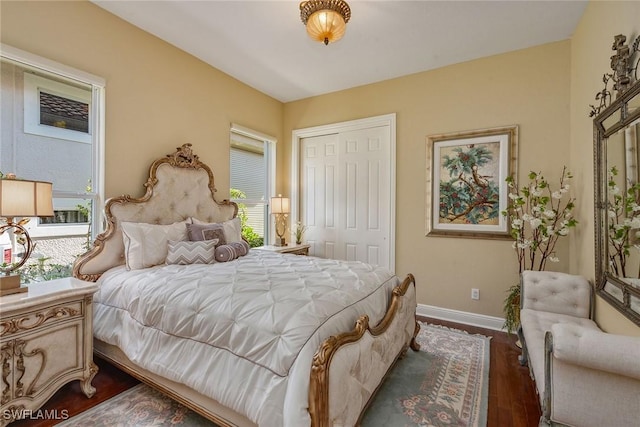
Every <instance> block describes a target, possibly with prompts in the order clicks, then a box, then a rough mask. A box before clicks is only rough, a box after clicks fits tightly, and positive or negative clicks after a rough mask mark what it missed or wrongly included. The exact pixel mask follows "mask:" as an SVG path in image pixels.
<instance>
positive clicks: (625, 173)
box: [591, 35, 640, 325]
mask: <svg viewBox="0 0 640 427" xmlns="http://www.w3.org/2000/svg"><path fill="white" fill-rule="evenodd" d="M639 45H640V37H638V38H637V39H636V40H635V42H634V43H633V44H632V45H631V46H629V45H627V44H626V37H625V36H623V35H618V36H616V37H615V38H614V43H613V47H612V49H613V50H614V52H615V54H614V55H613V56H611V68H612V70H613V72H612V73H607V74H605V75H604V78H603V82H604V86H605V87H604V89H603V90H602V91H601V92H599V93H598V94H597V96H596V100H597V101H599V102H600V104H599V105H598V106H597V107H595V106H591V116H595V119H594V121H593V124H594V161H595V171H594V172H595V220H596V236H595V237H596V247H595V249H596V251H595V255H596V280H597V283H596V292H597V293H598V294H599V295H600V296H601V297H602V298H603V299H604V300H605V301H607V302H608V303H609V304H611V305H612V306H614V307H615V308H616V309H618V310H619V311H620V312H621V313H623V314H624V315H625V316H627V317H628V318H629V319H631V320H632V321H633V322H634V323H635V324H637V325H640V170H639V168H640V81H639V80H638V75H637V74H638V60H637V59H635V57H636V56H640V55H636V54H637V53H638V52H639V51H640V49H639ZM610 83H612V84H613V87H612V90H611V91H610V90H609V88H608V86H609V84H610ZM613 91H615V99H614V98H613V97H614V95H613V94H612V92H613Z"/></svg>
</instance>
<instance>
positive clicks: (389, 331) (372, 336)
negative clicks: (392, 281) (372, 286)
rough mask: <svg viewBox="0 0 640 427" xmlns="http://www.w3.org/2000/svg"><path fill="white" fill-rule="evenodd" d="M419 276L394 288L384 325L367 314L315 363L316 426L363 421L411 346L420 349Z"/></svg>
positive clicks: (312, 398) (312, 403)
mask: <svg viewBox="0 0 640 427" xmlns="http://www.w3.org/2000/svg"><path fill="white" fill-rule="evenodd" d="M419 331H420V326H419V324H418V322H417V321H416V299H415V278H414V277H413V275H412V274H409V275H408V276H407V277H406V278H405V279H404V281H403V282H402V283H401V284H400V285H398V286H396V288H394V290H393V296H392V299H391V304H390V305H389V308H388V310H387V312H386V314H385V316H384V318H383V319H382V321H380V323H379V324H378V325H375V326H370V325H369V317H368V316H366V315H363V316H361V317H360V318H359V319H358V321H357V322H356V325H355V328H354V329H353V330H352V331H350V332H345V333H343V334H340V335H337V336H331V337H329V338H327V339H326V340H325V341H324V342H323V343H322V345H321V346H320V348H319V349H318V351H317V352H316V354H315V356H314V357H313V364H312V367H311V382H310V386H309V387H310V388H309V413H310V415H311V425H312V426H313V427H330V426H353V425H359V421H360V417H361V416H362V414H363V413H364V411H365V410H366V408H367V406H368V404H369V402H370V401H371V398H372V397H373V396H374V395H375V392H376V391H377V389H378V388H379V387H380V385H381V383H382V381H383V380H384V378H385V377H386V375H387V373H388V372H389V371H390V370H391V368H392V367H393V366H394V365H395V362H396V361H397V359H398V358H399V357H402V356H403V355H404V354H405V353H406V351H407V349H408V347H411V348H412V349H413V350H415V351H417V350H419V349H420V346H419V345H418V344H417V343H416V340H415V337H416V335H417V334H418V332H419Z"/></svg>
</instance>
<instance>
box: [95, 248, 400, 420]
mask: <svg viewBox="0 0 640 427" xmlns="http://www.w3.org/2000/svg"><path fill="white" fill-rule="evenodd" d="M98 283H99V285H100V289H99V290H98V292H97V293H96V294H95V297H94V335H95V337H96V338H98V339H100V340H102V341H105V342H107V343H109V344H113V345H116V346H118V347H120V348H121V349H122V350H123V351H124V353H125V354H126V355H127V356H128V357H129V359H131V360H132V361H133V362H135V363H136V364H138V365H140V366H141V367H143V368H145V369H147V370H149V371H151V372H154V373H155V374H158V375H161V376H164V377H166V378H169V379H171V380H173V381H177V382H181V383H184V384H186V385H187V386H189V387H191V388H193V389H195V390H197V391H198V392H200V393H202V394H204V395H206V396H209V397H211V398H213V399H215V400H217V401H219V402H220V403H222V404H223V405H225V406H228V407H230V408H232V409H234V410H235V411H237V412H239V413H242V414H245V415H246V416H247V417H248V418H249V419H251V420H253V421H254V422H256V423H258V424H259V425H260V426H268V427H272V426H291V427H293V426H295V427H298V426H303V425H309V423H310V419H309V414H308V412H307V408H308V386H309V373H310V367H311V360H312V357H313V354H314V352H315V351H316V350H317V348H318V347H319V346H320V344H321V342H322V341H323V340H324V339H325V338H327V337H328V336H330V335H335V334H337V333H341V332H345V331H349V330H351V329H353V326H354V324H355V321H356V319H357V318H358V317H359V316H360V315H362V314H368V315H369V318H370V322H371V324H374V325H375V324H377V323H378V322H379V321H380V320H382V317H383V315H384V313H385V311H386V309H387V306H388V303H389V300H390V291H391V289H393V287H395V286H396V285H397V284H398V283H399V280H398V279H397V277H396V276H395V275H393V274H392V273H391V272H389V271H388V270H385V269H383V268H378V267H374V266H370V265H367V264H363V263H360V262H345V261H335V260H327V259H320V258H314V257H306V256H297V255H281V254H277V253H271V252H267V251H259V250H252V251H251V252H250V253H249V254H248V255H247V256H244V257H241V258H240V259H237V260H235V261H232V262H228V263H217V264H212V265H203V264H196V265H188V266H184V265H167V266H157V267H152V268H148V269H143V270H132V271H127V270H126V269H125V268H124V266H122V267H117V268H114V269H111V270H109V271H107V272H106V273H105V274H103V275H102V277H101V278H100V280H99V282H98Z"/></svg>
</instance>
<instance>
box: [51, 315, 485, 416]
mask: <svg viewBox="0 0 640 427" xmlns="http://www.w3.org/2000/svg"><path fill="white" fill-rule="evenodd" d="M420 328H421V329H420V333H419V334H418V336H417V338H416V339H417V341H418V343H420V351H419V352H413V351H411V350H410V351H409V352H408V353H407V355H406V357H404V358H403V359H401V360H399V361H398V363H397V364H396V366H395V367H394V368H393V370H392V371H391V373H390V374H389V376H388V377H387V379H386V380H385V381H384V383H383V384H382V386H381V387H380V390H379V391H378V393H377V395H376V396H375V398H374V400H373V401H372V403H371V405H370V407H369V409H368V410H367V412H366V413H365V416H364V417H363V420H362V426H363V427H414V426H416V427H418V426H419V427H429V426H463V427H472V426H473V427H475V426H479V427H482V426H486V423H487V404H488V391H489V360H490V357H489V338H487V337H484V336H481V335H471V334H468V333H466V332H464V331H459V330H455V329H449V328H444V327H440V326H434V325H427V324H426V323H423V322H420ZM59 426H62V427H88V426H96V427H115V426H118V427H127V426H130V427H134V426H135V427H143V426H185V427H200V426H203V427H204V426H207V427H211V426H215V424H214V423H212V422H210V421H207V420H206V419H204V418H202V417H201V416H199V415H198V414H196V413H194V412H192V411H190V410H188V409H186V408H185V407H184V406H182V405H180V404H179V403H177V402H175V401H173V400H171V399H170V398H168V397H166V396H164V395H163V394H161V393H159V392H157V391H155V390H153V389H151V388H150V387H148V386H146V385H144V384H139V385H137V386H135V387H133V388H131V389H129V390H127V391H125V392H123V393H120V394H119V395H117V396H115V397H113V398H111V399H109V400H107V401H105V402H103V403H101V404H99V405H97V406H95V407H93V408H91V409H89V410H87V411H85V412H83V413H81V414H79V415H77V416H75V417H72V418H70V419H69V420H67V421H65V422H64V423H62V424H59Z"/></svg>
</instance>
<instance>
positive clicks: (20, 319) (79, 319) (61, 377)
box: [0, 277, 98, 426]
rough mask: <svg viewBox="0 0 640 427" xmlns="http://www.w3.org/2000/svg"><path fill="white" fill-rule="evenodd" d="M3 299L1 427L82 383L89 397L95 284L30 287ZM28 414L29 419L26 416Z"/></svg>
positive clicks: (67, 282) (70, 282) (93, 369)
mask: <svg viewBox="0 0 640 427" xmlns="http://www.w3.org/2000/svg"><path fill="white" fill-rule="evenodd" d="M28 288H29V290H28V292H26V293H21V294H14V295H7V296H3V297H0V347H1V361H2V380H1V381H0V387H1V388H0V390H1V392H0V396H1V405H0V425H2V426H4V425H6V424H8V423H9V422H11V421H14V420H15V419H18V418H20V417H22V416H28V414H29V413H30V412H29V411H36V410H37V409H38V408H40V407H41V406H42V405H43V404H44V403H45V402H46V401H47V400H48V399H49V398H50V397H51V396H52V395H53V394H54V393H55V392H56V391H57V390H58V389H59V388H60V387H62V386H63V385H64V384H66V383H68V382H70V381H72V380H80V384H81V388H82V391H83V392H84V394H85V395H86V396H87V397H91V396H93V394H94V393H95V391H96V389H95V388H94V387H93V386H92V385H91V381H92V380H93V377H94V376H95V375H96V373H97V372H98V367H97V366H96V365H95V364H94V363H93V328H92V325H93V304H92V301H93V293H94V292H95V291H96V290H98V287H97V285H96V284H95V283H92V282H85V281H82V280H78V279H74V278H71V277H69V278H64V279H57V280H51V281H48V282H39V283H32V284H29V285H28ZM21 414H26V415H21Z"/></svg>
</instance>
